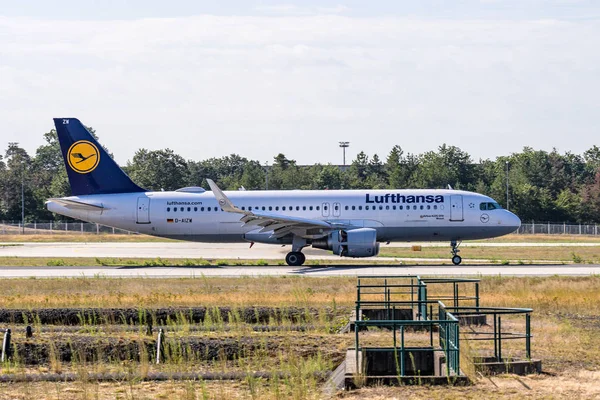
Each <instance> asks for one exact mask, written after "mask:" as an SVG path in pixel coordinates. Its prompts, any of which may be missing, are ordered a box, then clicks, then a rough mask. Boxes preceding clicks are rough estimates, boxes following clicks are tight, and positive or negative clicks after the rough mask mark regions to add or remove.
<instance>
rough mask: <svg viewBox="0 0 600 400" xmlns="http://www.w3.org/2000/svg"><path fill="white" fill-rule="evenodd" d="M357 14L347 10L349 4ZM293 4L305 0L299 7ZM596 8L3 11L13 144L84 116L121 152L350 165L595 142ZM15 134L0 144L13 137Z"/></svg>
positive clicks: (4, 82) (3, 69) (5, 101)
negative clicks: (361, 154) (463, 15)
mask: <svg viewBox="0 0 600 400" xmlns="http://www.w3.org/2000/svg"><path fill="white" fill-rule="evenodd" d="M341 12H343V10H341ZM292 14H293V13H292ZM599 33H600V27H599V25H598V23H597V22H595V21H561V20H556V19H546V20H509V19H501V20H489V19H486V20H476V19H462V20H459V19H434V18H408V17H369V18H364V17H363V18H361V17H349V16H343V15H336V14H330V13H324V12H318V10H316V12H315V14H314V15H313V14H310V15H301V14H295V15H292V16H276V17H274V16H263V17H256V16H211V15H199V16H190V17H180V18H152V19H138V20H127V21H111V20H108V21H60V20H40V19H30V18H1V17H0V88H1V89H2V97H1V98H0V119H1V120H2V121H4V129H5V131H4V132H6V134H4V133H3V135H2V139H3V141H4V140H6V142H8V141H20V142H21V143H22V144H24V145H25V146H27V148H28V149H31V150H33V149H35V147H37V145H39V144H40V142H41V133H43V132H45V131H47V130H48V129H49V128H50V127H51V125H50V123H51V118H52V117H62V116H67V117H71V116H78V117H79V118H80V119H82V121H83V122H84V123H86V124H89V125H92V126H93V127H94V128H96V129H97V130H98V133H99V134H100V136H101V139H102V141H103V143H105V144H106V145H107V146H108V147H109V148H110V149H111V151H113V152H114V154H115V155H116V157H117V160H118V161H119V162H124V161H125V160H126V159H130V158H131V157H132V156H133V153H134V151H135V150H136V149H138V148H139V147H146V148H165V147H170V148H173V149H174V150H175V151H176V152H178V153H180V154H182V155H183V156H184V157H186V158H195V159H198V158H206V157H211V156H218V155H225V154H229V153H232V152H235V153H240V154H242V155H244V156H247V157H251V158H256V159H259V160H261V161H266V160H270V159H271V158H272V156H273V155H275V154H277V153H279V152H283V153H285V154H286V155H288V156H290V157H291V158H295V159H297V160H298V161H299V162H303V163H312V162H317V161H320V162H328V161H332V162H339V159H340V157H338V156H339V155H338V154H337V153H338V149H337V141H338V140H348V141H350V142H351V148H350V150H351V152H350V153H349V154H353V153H352V151H356V152H358V151H360V150H365V151H367V152H368V153H371V154H372V153H375V152H377V153H379V154H380V156H383V155H385V154H382V153H386V152H387V151H388V150H389V149H390V148H391V146H392V145H394V144H400V145H402V146H403V147H404V148H405V149H406V150H408V151H410V152H421V151H425V150H429V149H432V148H435V147H437V146H438V145H440V144H441V143H443V142H446V143H449V144H454V145H458V146H459V147H461V148H463V149H465V150H467V151H469V152H470V153H471V154H472V155H474V156H475V157H476V158H477V157H493V156H495V155H498V154H506V153H508V152H511V151H518V150H520V148H521V147H522V146H525V145H530V146H533V147H536V148H540V147H541V148H551V147H553V146H556V147H559V148H560V149H564V150H573V151H576V152H579V151H582V150H583V149H585V148H587V147H590V146H591V144H593V143H594V139H593V138H594V136H592V135H594V134H595V131H594V129H595V127H596V126H598V122H599V121H598V113H597V106H598V100H597V93H598V89H600V87H599V85H598V78H597V76H598V65H600V55H598V52H597V50H596V49H597V48H598V47H600V43H599V42H600V35H599ZM4 144H5V143H1V142H0V145H4Z"/></svg>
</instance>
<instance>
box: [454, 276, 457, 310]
mask: <svg viewBox="0 0 600 400" xmlns="http://www.w3.org/2000/svg"><path fill="white" fill-rule="evenodd" d="M454 307H458V283H457V282H454Z"/></svg>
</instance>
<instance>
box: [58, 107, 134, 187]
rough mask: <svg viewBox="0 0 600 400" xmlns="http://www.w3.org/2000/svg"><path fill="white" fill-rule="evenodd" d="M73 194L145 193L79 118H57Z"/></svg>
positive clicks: (59, 138) (59, 136)
mask: <svg viewBox="0 0 600 400" xmlns="http://www.w3.org/2000/svg"><path fill="white" fill-rule="evenodd" d="M54 125H55V126H56V132H57V133H58V141H59V143H60V149H61V151H62V155H63V158H64V160H65V167H66V168H67V175H68V176H69V183H70V184H71V192H72V194H73V195H74V196H79V195H86V194H108V193H132V192H145V191H146V190H144V189H142V188H141V187H139V186H138V185H136V184H135V183H133V182H132V180H131V179H130V178H129V177H128V176H127V175H126V174H125V172H123V170H122V169H121V168H120V167H119V166H118V165H117V163H116V162H115V161H114V160H113V159H112V158H111V157H110V156H109V155H108V154H107V153H106V151H105V150H104V148H103V147H102V146H100V144H98V142H97V141H96V139H94V137H93V136H92V135H91V134H90V132H88V130H87V129H86V128H85V127H84V126H83V124H82V123H81V122H79V120H78V119H76V118H54Z"/></svg>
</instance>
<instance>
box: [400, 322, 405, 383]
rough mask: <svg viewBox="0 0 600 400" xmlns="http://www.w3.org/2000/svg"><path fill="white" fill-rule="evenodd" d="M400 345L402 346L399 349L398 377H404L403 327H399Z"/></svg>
mask: <svg viewBox="0 0 600 400" xmlns="http://www.w3.org/2000/svg"><path fill="white" fill-rule="evenodd" d="M400 345H401V346H402V347H401V348H400V375H402V376H404V375H406V372H405V370H404V368H405V367H404V325H401V326H400Z"/></svg>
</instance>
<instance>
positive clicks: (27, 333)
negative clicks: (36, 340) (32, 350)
mask: <svg viewBox="0 0 600 400" xmlns="http://www.w3.org/2000/svg"><path fill="white" fill-rule="evenodd" d="M25 337H26V338H28V339H29V338H32V337H33V329H32V328H31V326H30V325H27V327H26V328H25Z"/></svg>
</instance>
